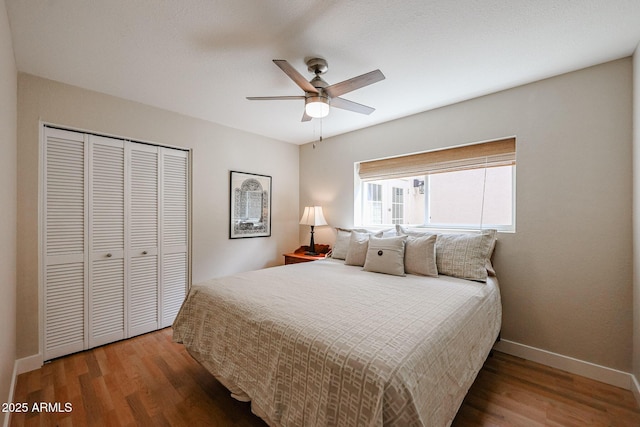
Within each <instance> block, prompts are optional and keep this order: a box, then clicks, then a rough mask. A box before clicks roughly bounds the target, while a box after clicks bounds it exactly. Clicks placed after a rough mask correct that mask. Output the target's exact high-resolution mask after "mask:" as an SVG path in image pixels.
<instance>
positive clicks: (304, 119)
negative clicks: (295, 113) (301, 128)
mask: <svg viewBox="0 0 640 427" xmlns="http://www.w3.org/2000/svg"><path fill="white" fill-rule="evenodd" d="M312 118H313V117H311V116H310V115H308V114H307V112H306V111H305V112H304V113H302V120H300V121H301V122H308V121H309V120H311V119H312Z"/></svg>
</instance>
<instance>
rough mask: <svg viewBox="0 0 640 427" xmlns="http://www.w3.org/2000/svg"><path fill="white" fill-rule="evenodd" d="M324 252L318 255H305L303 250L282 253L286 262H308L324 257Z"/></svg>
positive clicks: (286, 263)
mask: <svg viewBox="0 0 640 427" xmlns="http://www.w3.org/2000/svg"><path fill="white" fill-rule="evenodd" d="M324 255H325V254H318V255H305V254H304V252H291V253H288V254H284V263H285V265H288V264H298V263H300V262H310V261H317V260H319V259H324V258H325V257H324Z"/></svg>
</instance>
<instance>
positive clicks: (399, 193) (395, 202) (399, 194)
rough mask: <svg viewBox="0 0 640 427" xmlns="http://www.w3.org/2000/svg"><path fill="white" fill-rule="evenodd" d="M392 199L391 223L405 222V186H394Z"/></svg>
mask: <svg viewBox="0 0 640 427" xmlns="http://www.w3.org/2000/svg"><path fill="white" fill-rule="evenodd" d="M392 197H393V198H392V200H391V223H392V224H403V219H404V188H399V187H393V190H392Z"/></svg>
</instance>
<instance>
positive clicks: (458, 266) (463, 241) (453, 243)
mask: <svg viewBox="0 0 640 427" xmlns="http://www.w3.org/2000/svg"><path fill="white" fill-rule="evenodd" d="M496 233H497V231H496V230H482V232H480V233H479V234H439V235H438V239H437V240H436V265H437V267H438V273H440V274H444V275H446V276H453V277H459V278H461V279H469V280H476V281H479V282H486V281H487V265H488V262H489V261H490V260H491V254H492V253H493V249H494V248H495V244H496Z"/></svg>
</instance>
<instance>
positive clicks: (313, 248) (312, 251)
mask: <svg viewBox="0 0 640 427" xmlns="http://www.w3.org/2000/svg"><path fill="white" fill-rule="evenodd" d="M313 227H314V226H313V225H312V226H311V241H310V242H309V250H308V251H307V252H305V253H304V254H305V255H318V253H317V252H316V244H315V242H314V241H313Z"/></svg>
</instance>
